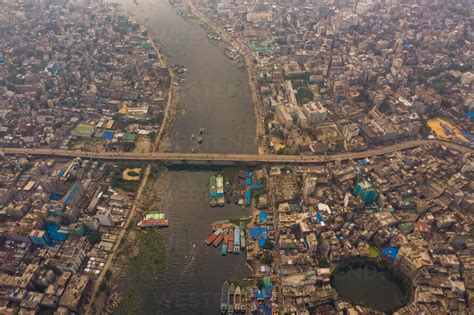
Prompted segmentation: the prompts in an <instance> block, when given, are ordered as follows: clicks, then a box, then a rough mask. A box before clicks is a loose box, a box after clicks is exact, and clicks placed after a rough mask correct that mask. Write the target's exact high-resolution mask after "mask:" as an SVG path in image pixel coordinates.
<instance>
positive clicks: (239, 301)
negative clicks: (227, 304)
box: [234, 286, 242, 313]
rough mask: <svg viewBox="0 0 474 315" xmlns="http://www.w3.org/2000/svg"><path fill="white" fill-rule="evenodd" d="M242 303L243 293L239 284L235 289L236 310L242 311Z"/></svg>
mask: <svg viewBox="0 0 474 315" xmlns="http://www.w3.org/2000/svg"><path fill="white" fill-rule="evenodd" d="M241 304H242V295H241V294H240V287H239V286H237V288H235V291H234V311H235V312H236V313H238V312H240V305H241Z"/></svg>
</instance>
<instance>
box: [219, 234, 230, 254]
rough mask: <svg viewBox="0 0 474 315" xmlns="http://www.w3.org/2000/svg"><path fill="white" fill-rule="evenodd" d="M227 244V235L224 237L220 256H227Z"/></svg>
mask: <svg viewBox="0 0 474 315" xmlns="http://www.w3.org/2000/svg"><path fill="white" fill-rule="evenodd" d="M228 244H229V234H226V235H225V236H224V242H223V243H222V249H221V255H222V256H225V255H227V245H228Z"/></svg>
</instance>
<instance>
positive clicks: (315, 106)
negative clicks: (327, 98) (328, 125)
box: [303, 102, 328, 125]
mask: <svg viewBox="0 0 474 315" xmlns="http://www.w3.org/2000/svg"><path fill="white" fill-rule="evenodd" d="M303 113H304V114H305V115H306V118H307V119H308V123H309V124H310V125H314V124H318V123H322V122H324V121H325V120H326V119H327V117H328V111H327V109H326V108H325V107H324V106H323V105H322V104H321V103H320V102H309V103H306V104H304V105H303Z"/></svg>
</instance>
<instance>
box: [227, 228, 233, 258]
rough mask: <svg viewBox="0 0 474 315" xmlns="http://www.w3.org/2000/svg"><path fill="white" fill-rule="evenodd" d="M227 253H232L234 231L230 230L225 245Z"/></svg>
mask: <svg viewBox="0 0 474 315" xmlns="http://www.w3.org/2000/svg"><path fill="white" fill-rule="evenodd" d="M227 251H228V252H229V253H233V252H234V229H232V228H231V229H230V230H229V243H228V245H227Z"/></svg>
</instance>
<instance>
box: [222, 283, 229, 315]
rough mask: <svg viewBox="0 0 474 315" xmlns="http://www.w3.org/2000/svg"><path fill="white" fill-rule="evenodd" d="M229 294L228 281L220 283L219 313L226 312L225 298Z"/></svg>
mask: <svg viewBox="0 0 474 315" xmlns="http://www.w3.org/2000/svg"><path fill="white" fill-rule="evenodd" d="M228 296H229V283H228V282H227V281H226V282H224V284H223V285H222V289H221V313H222V314H225V313H226V312H227V299H228Z"/></svg>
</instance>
